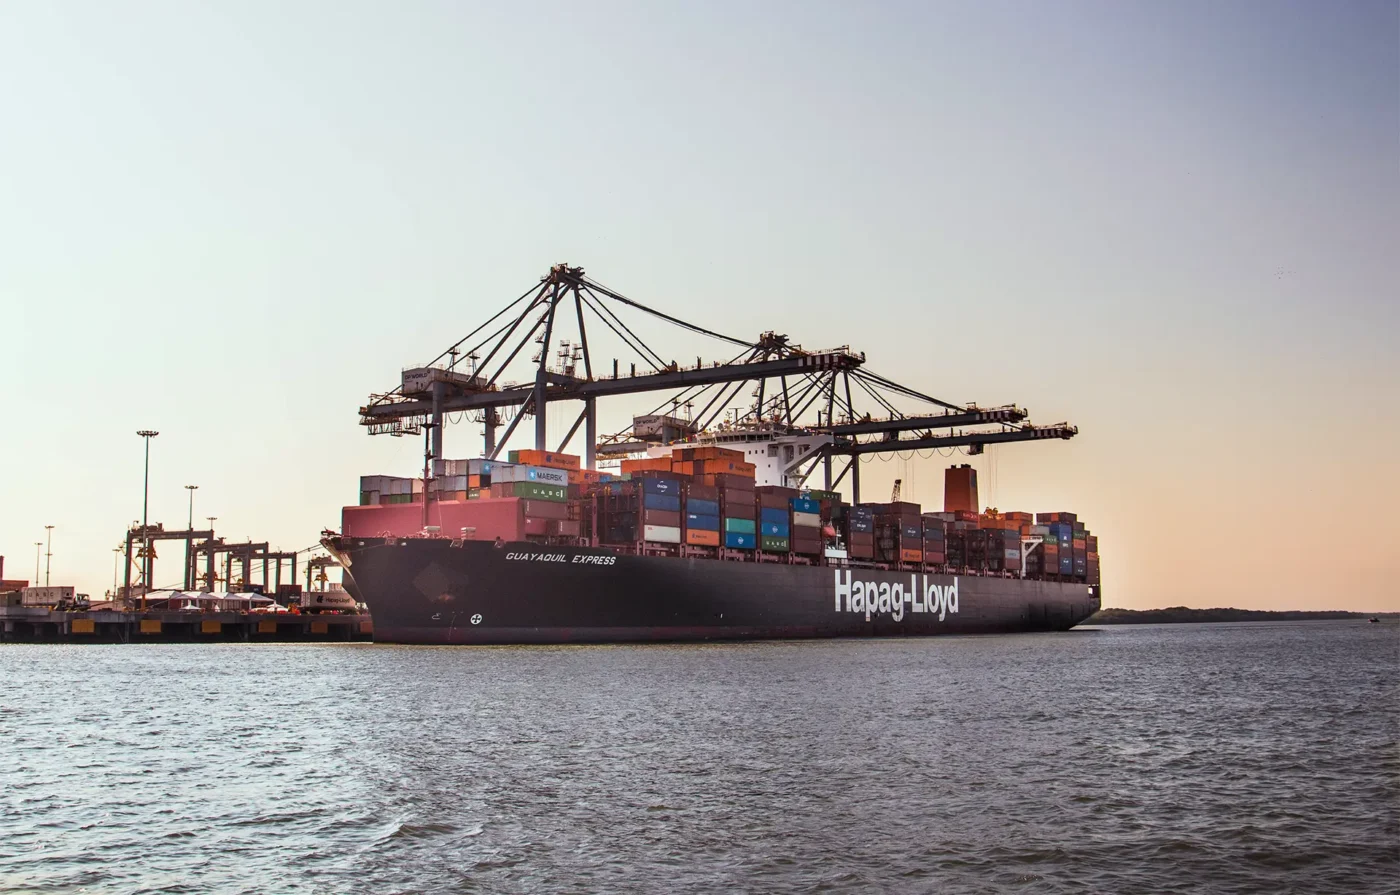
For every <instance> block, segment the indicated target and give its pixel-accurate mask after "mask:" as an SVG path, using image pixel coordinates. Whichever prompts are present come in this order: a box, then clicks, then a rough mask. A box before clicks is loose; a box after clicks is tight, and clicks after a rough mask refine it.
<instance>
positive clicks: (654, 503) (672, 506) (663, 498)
mask: <svg viewBox="0 0 1400 895" xmlns="http://www.w3.org/2000/svg"><path fill="white" fill-rule="evenodd" d="M642 505H643V506H645V507H646V508H647V509H649V510H667V511H670V512H673V513H679V512H680V511H681V498H680V495H679V494H661V493H657V492H655V491H648V492H646V493H644V494H643V495H642Z"/></svg>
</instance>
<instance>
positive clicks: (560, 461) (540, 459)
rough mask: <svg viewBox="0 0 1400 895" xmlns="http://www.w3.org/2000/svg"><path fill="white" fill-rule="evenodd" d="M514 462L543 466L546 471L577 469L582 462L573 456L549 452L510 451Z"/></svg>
mask: <svg viewBox="0 0 1400 895" xmlns="http://www.w3.org/2000/svg"><path fill="white" fill-rule="evenodd" d="M511 453H513V454H515V462H516V463H521V464H523V465H525V466H543V467H546V468H548V469H578V468H580V467H581V466H583V462H582V461H581V460H579V458H578V457H577V456H575V455H574V454H555V453H552V452H550V451H512V452H511Z"/></svg>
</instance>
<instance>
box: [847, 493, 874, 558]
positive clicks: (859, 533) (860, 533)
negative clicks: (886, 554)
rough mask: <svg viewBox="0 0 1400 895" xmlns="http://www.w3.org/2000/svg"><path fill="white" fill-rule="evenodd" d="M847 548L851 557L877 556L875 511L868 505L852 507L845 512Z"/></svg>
mask: <svg viewBox="0 0 1400 895" xmlns="http://www.w3.org/2000/svg"><path fill="white" fill-rule="evenodd" d="M845 520H846V526H845V533H846V549H847V551H849V553H850V557H851V559H856V560H873V559H874V558H875V513H874V511H873V510H871V509H870V507H868V506H855V507H850V508H848V510H847V511H846V513H845Z"/></svg>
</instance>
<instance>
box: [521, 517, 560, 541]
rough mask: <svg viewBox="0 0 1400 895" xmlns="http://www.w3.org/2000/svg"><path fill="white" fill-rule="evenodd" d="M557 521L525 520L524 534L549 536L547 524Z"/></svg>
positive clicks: (556, 520)
mask: <svg viewBox="0 0 1400 895" xmlns="http://www.w3.org/2000/svg"><path fill="white" fill-rule="evenodd" d="M558 521H559V520H558V519H526V520H525V525H524V532H525V534H527V535H539V536H540V537H543V536H545V535H547V534H549V523H550V522H558Z"/></svg>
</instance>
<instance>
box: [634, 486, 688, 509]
mask: <svg viewBox="0 0 1400 895" xmlns="http://www.w3.org/2000/svg"><path fill="white" fill-rule="evenodd" d="M641 482H642V492H643V493H644V494H669V495H672V496H674V497H676V498H679V497H680V496H681V482H680V479H642V480H641ZM656 509H660V507H657V508H656Z"/></svg>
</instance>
